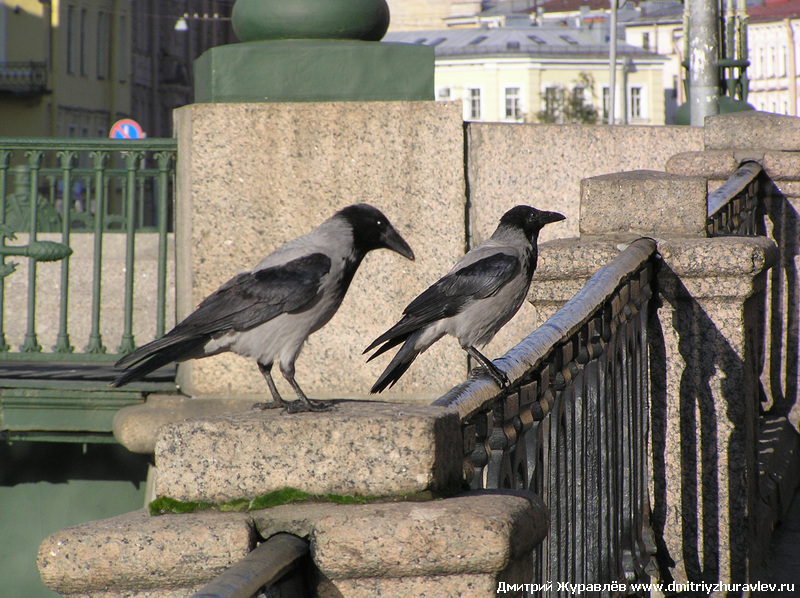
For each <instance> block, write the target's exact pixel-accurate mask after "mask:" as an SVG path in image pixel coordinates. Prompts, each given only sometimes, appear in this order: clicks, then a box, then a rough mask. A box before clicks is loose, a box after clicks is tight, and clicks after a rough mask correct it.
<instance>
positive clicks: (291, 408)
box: [280, 364, 333, 413]
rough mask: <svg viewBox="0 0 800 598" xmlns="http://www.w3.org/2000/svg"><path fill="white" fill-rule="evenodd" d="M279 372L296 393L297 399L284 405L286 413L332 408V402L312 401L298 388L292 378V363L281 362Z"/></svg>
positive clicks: (328, 409)
mask: <svg viewBox="0 0 800 598" xmlns="http://www.w3.org/2000/svg"><path fill="white" fill-rule="evenodd" d="M280 367H281V374H283V377H284V378H286V381H287V382H288V383H289V385H290V386H291V387H292V389H294V392H295V394H296V395H297V400H296V401H292V402H291V403H288V404H287V405H286V412H287V413H302V412H304V411H330V410H331V409H333V403H331V402H329V401H312V400H311V399H309V398H308V397H307V396H306V393H304V392H303V389H301V388H300V385H299V384H298V383H297V381H296V380H295V379H294V364H288V365H284V364H281V365H280Z"/></svg>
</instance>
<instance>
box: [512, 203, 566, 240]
mask: <svg viewBox="0 0 800 598" xmlns="http://www.w3.org/2000/svg"><path fill="white" fill-rule="evenodd" d="M564 219H565V217H564V215H563V214H559V213H558V212H546V211H543V210H537V209H536V208H532V207H530V206H514V207H513V208H511V209H510V210H509V211H508V212H506V213H505V214H503V217H502V218H500V225H499V226H498V228H501V227H507V228H516V229H519V230H521V231H523V232H524V233H525V236H526V237H527V238H528V239H530V241H531V242H533V241H535V240H536V238H537V237H538V236H539V231H540V230H542V227H544V225H546V224H550V223H551V222H559V221H560V220H564Z"/></svg>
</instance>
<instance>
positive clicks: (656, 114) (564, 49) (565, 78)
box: [384, 26, 665, 124]
mask: <svg viewBox="0 0 800 598" xmlns="http://www.w3.org/2000/svg"><path fill="white" fill-rule="evenodd" d="M384 40H385V41H391V42H404V43H416V44H425V45H429V46H434V47H435V52H436V70H435V86H436V99H437V100H457V101H461V102H463V106H464V120H468V121H493V122H558V123H562V122H573V120H571V119H570V118H569V115H568V114H566V112H567V110H565V107H566V105H567V104H568V103H569V101H570V98H572V99H573V100H578V101H577V103H578V104H579V103H580V101H579V100H580V99H582V100H583V103H584V104H585V105H587V106H592V107H594V108H595V110H596V114H597V116H598V117H599V118H598V120H603V121H606V120H607V114H608V105H609V103H608V96H609V93H608V90H609V78H610V77H609V75H610V73H609V66H608V65H609V63H608V52H609V44H608V42H607V41H606V40H605V39H604V36H603V35H602V31H600V30H598V31H590V30H581V29H574V28H572V29H567V28H563V27H558V28H552V27H530V26H528V27H502V28H471V29H461V28H456V29H444V30H442V29H440V30H432V31H411V32H390V33H388V34H387V35H386V37H385V38H384ZM617 56H618V61H619V64H620V65H621V66H620V68H619V69H618V72H617V78H616V85H617V98H619V99H620V100H621V101H618V102H617V112H616V118H615V120H616V121H617V122H620V123H626V122H627V123H630V124H664V90H663V84H662V70H663V66H664V62H665V59H664V58H663V57H661V56H658V55H656V54H653V53H651V52H647V51H645V50H643V49H642V48H637V47H633V46H629V45H627V44H625V43H624V42H619V44H618V48H617ZM623 90H624V92H625V93H623ZM577 122H586V121H584V120H582V119H578V121H577Z"/></svg>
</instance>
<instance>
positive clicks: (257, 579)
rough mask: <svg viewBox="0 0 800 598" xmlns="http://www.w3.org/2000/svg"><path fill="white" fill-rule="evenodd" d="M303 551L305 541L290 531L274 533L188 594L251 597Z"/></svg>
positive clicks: (274, 580)
mask: <svg viewBox="0 0 800 598" xmlns="http://www.w3.org/2000/svg"><path fill="white" fill-rule="evenodd" d="M306 554H308V542H306V541H305V540H302V539H301V538H298V537H297V536H294V535H292V534H286V533H281V534H276V535H274V536H272V537H271V538H270V539H269V540H267V541H266V542H262V543H261V544H259V546H258V547H257V548H255V549H254V550H253V551H252V552H250V553H249V554H248V555H247V556H246V557H244V558H243V559H242V560H241V561H239V562H238V563H236V564H235V565H233V566H231V567H230V568H228V569H226V570H225V571H224V572H223V573H221V574H220V575H219V577H217V578H216V579H214V580H213V581H211V582H209V583H208V584H206V585H205V586H203V587H202V588H201V589H200V590H199V591H197V592H195V593H194V594H192V595H191V597H190V598H251V596H253V595H255V594H256V593H257V592H258V591H259V590H260V589H261V588H263V587H265V586H266V587H267V588H269V587H271V586H274V585H275V584H276V583H277V582H279V581H280V580H281V578H283V577H284V575H286V574H287V573H289V572H290V571H291V570H292V569H293V568H295V567H296V566H297V564H298V561H299V560H300V559H302V558H303V557H304V556H305V555H306Z"/></svg>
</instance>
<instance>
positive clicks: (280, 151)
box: [175, 102, 467, 400]
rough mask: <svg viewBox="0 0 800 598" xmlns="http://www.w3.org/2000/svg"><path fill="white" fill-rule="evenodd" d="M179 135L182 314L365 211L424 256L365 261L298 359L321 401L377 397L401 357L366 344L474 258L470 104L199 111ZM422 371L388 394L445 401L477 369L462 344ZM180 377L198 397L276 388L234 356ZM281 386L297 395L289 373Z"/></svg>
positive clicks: (376, 256) (374, 256)
mask: <svg viewBox="0 0 800 598" xmlns="http://www.w3.org/2000/svg"><path fill="white" fill-rule="evenodd" d="M175 130H176V135H177V138H178V148H179V150H178V163H177V171H176V177H177V193H176V206H177V213H176V243H177V246H178V247H179V248H180V253H179V261H178V264H177V266H176V268H177V285H178V297H179V300H178V313H179V316H181V317H183V316H185V315H186V314H188V313H189V312H190V311H191V310H192V309H194V307H196V306H197V304H198V303H199V302H200V301H201V300H202V299H203V298H204V297H205V296H207V295H208V294H209V293H211V292H213V291H214V290H216V289H217V287H218V286H219V285H221V284H222V283H224V282H225V281H226V280H228V279H229V278H230V277H231V276H233V275H234V274H236V273H237V272H238V271H241V270H244V269H249V268H252V267H253V266H254V265H255V264H256V263H258V261H260V260H261V258H262V257H264V256H265V255H267V254H268V253H269V252H270V251H272V250H273V249H275V248H276V247H278V246H279V245H281V244H283V243H285V242H286V241H289V240H290V239H292V238H294V237H297V236H299V235H301V234H304V233H306V232H308V231H309V230H311V229H313V228H314V227H315V226H316V225H317V224H319V223H320V222H322V221H323V220H325V219H326V218H329V217H330V216H331V215H333V213H334V212H335V211H336V210H337V209H340V208H342V207H345V206H347V205H350V204H353V203H359V202H367V203H371V204H373V205H375V206H376V207H378V208H379V209H381V210H382V211H384V213H385V214H386V216H387V217H388V218H389V219H390V220H391V222H392V224H393V225H394V226H395V228H397V230H398V231H399V232H400V234H401V235H403V236H404V237H405V239H406V240H407V241H408V242H409V244H410V245H411V247H412V248H413V250H414V252H415V254H416V262H410V261H408V260H405V259H403V258H402V257H400V256H398V255H397V254H395V253H392V252H389V251H376V252H373V253H371V254H370V255H369V256H367V258H366V259H365V260H364V263H363V264H362V266H361V268H360V270H359V271H358V273H357V274H356V276H355V278H354V280H353V283H352V285H351V288H350V290H349V292H348V295H347V297H345V300H344V303H343V304H342V307H341V308H340V310H339V312H338V313H337V314H336V315H335V316H334V318H333V319H332V320H331V322H330V323H329V324H328V325H327V326H325V327H324V328H323V329H322V330H320V331H318V332H317V333H315V334H314V335H312V337H311V339H310V340H309V342H308V343H307V345H306V347H305V349H304V351H303V353H302V354H301V356H300V358H299V359H298V361H297V380H298V382H299V384H300V385H301V386H302V387H303V389H304V390H305V391H306V392H307V393H308V394H309V395H310V396H312V397H316V396H319V394H320V393H325V394H327V395H328V396H332V395H337V394H338V395H339V396H341V395H343V394H345V393H346V394H353V393H359V392H360V393H362V394H363V395H366V394H367V393H368V391H369V388H370V387H371V385H372V383H373V382H374V381H375V380H376V379H377V378H378V376H379V375H380V373H381V371H382V368H383V367H385V366H386V364H387V363H388V360H389V358H390V356H389V355H387V356H383V357H381V358H378V359H376V360H374V361H372V362H370V363H369V364H367V363H366V358H365V357H363V356H362V355H361V354H362V352H363V350H364V348H365V347H366V346H367V345H368V344H369V342H370V341H371V340H372V339H373V338H376V337H377V336H378V335H379V334H381V333H382V332H384V331H385V330H386V329H387V328H389V326H391V325H392V324H394V322H395V321H397V319H399V317H400V315H401V313H402V309H403V307H405V305H407V304H408V302H410V301H411V300H412V299H413V298H414V297H415V296H416V295H417V294H418V293H420V292H421V291H423V290H424V289H425V288H426V287H427V286H428V285H429V284H431V283H432V282H434V281H435V280H436V279H438V278H439V277H440V276H441V275H442V274H443V273H445V272H447V271H448V270H449V269H450V267H451V266H452V264H453V263H454V262H455V260H456V259H457V258H458V257H460V256H461V255H462V254H463V252H464V247H465V244H466V241H465V228H464V210H465V208H464V197H465V182H464V167H463V161H462V159H461V156H462V155H463V147H464V145H463V123H462V120H461V108H460V105H457V104H455V103H440V102H338V103H337V102H334V103H298V104H291V103H288V104H266V103H262V104H202V105H201V104H195V105H190V106H184V107H183V108H179V109H178V110H176V111H175ZM432 239H435V242H431V240H432ZM420 365H421V367H418V366H417V365H416V364H415V367H413V368H411V370H410V371H409V372H408V373H407V374H406V375H405V376H404V377H403V379H402V380H401V381H400V382H399V383H398V385H397V386H396V387H395V388H394V389H392V391H391V393H389V394H392V393H397V394H403V393H411V394H426V395H427V396H428V397H430V399H431V400H433V399H435V398H436V397H437V396H439V395H440V394H442V393H443V392H445V391H446V390H447V389H448V388H450V387H451V386H453V385H454V384H456V383H457V382H459V381H460V380H461V379H462V378H463V376H464V375H465V374H466V371H467V366H466V359H465V358H464V355H463V351H461V350H460V349H459V348H458V347H457V346H453V345H451V344H443V343H437V345H436V346H434V347H432V348H431V350H430V351H429V352H427V353H426V355H425V356H424V359H420ZM179 381H180V383H181V386H182V388H183V389H184V390H185V391H186V392H187V393H188V394H191V395H209V394H211V395H224V394H228V393H235V394H241V393H264V394H266V393H267V389H266V384H265V382H264V380H263V378H262V376H261V374H260V373H259V371H258V368H257V367H256V366H255V364H254V363H252V361H249V360H246V359H243V358H240V357H238V356H235V355H231V354H226V355H220V356H217V357H213V358H209V359H203V360H198V361H194V362H188V363H186V364H183V365H181V367H180V368H179ZM276 382H277V384H278V386H279V388H280V389H281V391H282V392H283V393H285V394H286V395H287V398H294V396H293V394H294V393H293V392H292V390H291V389H290V388H289V386H288V384H286V383H285V382H284V381H283V380H282V379H281V377H280V376H276Z"/></svg>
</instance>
